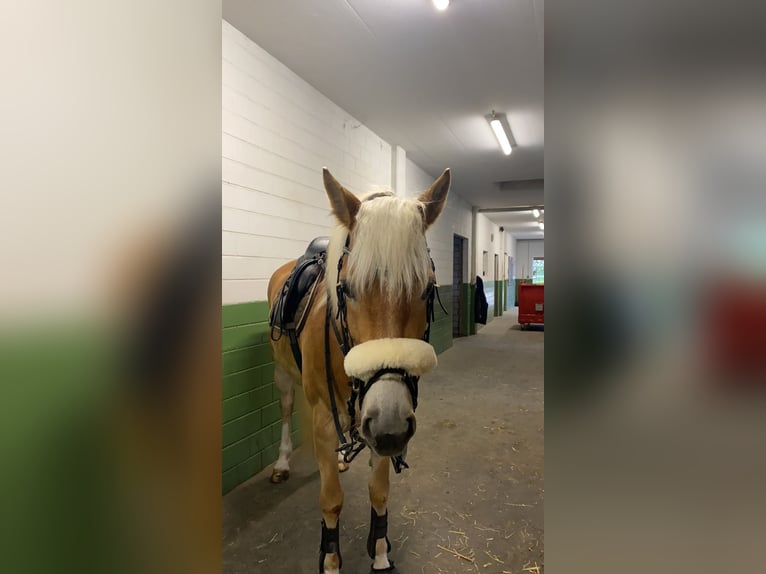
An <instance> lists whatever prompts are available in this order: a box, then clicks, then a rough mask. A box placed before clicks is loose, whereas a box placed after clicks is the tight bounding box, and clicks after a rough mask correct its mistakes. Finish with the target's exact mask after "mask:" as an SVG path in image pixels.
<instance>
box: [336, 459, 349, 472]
mask: <svg viewBox="0 0 766 574" xmlns="http://www.w3.org/2000/svg"><path fill="white" fill-rule="evenodd" d="M348 469H349V465H348V464H347V463H345V462H341V461H338V472H346V471H347V470H348Z"/></svg>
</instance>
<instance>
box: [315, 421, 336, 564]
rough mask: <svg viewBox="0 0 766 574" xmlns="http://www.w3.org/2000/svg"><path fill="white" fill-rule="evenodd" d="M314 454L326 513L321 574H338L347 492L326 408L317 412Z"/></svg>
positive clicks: (323, 521)
mask: <svg viewBox="0 0 766 574" xmlns="http://www.w3.org/2000/svg"><path fill="white" fill-rule="evenodd" d="M313 422H314V452H315V456H316V460H317V465H318V466H319V480H320V484H321V486H320V491H319V507H320V508H321V510H322V540H321V543H320V547H319V551H320V552H319V571H320V572H325V574H338V573H339V572H340V568H341V566H342V564H343V561H342V558H341V552H340V511H341V509H342V508H343V490H342V489H341V486H340V474H339V472H338V457H337V456H336V453H335V449H336V448H337V447H336V445H337V444H338V437H337V435H336V434H335V426H334V424H333V419H332V415H331V414H330V413H329V412H328V411H327V409H325V408H323V407H322V406H316V407H315V408H314V411H313Z"/></svg>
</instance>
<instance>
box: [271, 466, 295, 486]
mask: <svg viewBox="0 0 766 574" xmlns="http://www.w3.org/2000/svg"><path fill="white" fill-rule="evenodd" d="M288 478H290V471H289V470H276V469H274V470H272V471H271V482H272V483H274V484H279V483H281V482H284V481H286V480H287V479H288Z"/></svg>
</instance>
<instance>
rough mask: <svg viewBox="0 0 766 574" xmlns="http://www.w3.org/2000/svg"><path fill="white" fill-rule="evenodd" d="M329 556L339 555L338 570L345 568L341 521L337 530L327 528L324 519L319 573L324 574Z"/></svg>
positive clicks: (320, 544)
mask: <svg viewBox="0 0 766 574" xmlns="http://www.w3.org/2000/svg"><path fill="white" fill-rule="evenodd" d="M328 554H337V555H338V570H340V569H341V568H343V556H341V555H340V519H338V524H337V525H336V526H335V528H327V524H325V521H324V518H323V519H322V541H321V542H320V543H319V573H320V574H324V559H325V557H326V556H327V555H328Z"/></svg>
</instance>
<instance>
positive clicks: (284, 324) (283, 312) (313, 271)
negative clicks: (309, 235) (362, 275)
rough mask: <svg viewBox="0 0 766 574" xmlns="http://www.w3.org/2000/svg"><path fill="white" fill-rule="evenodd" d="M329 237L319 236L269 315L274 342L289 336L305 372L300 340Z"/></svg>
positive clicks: (298, 264)
mask: <svg viewBox="0 0 766 574" xmlns="http://www.w3.org/2000/svg"><path fill="white" fill-rule="evenodd" d="M329 242H330V239H329V237H317V238H316V239H314V240H313V241H311V243H309V246H308V247H307V248H306V252H305V253H304V254H303V255H301V256H300V257H299V258H298V260H297V261H296V262H295V267H293V270H292V271H291V272H290V275H288V277H287V279H285V282H284V283H283V284H282V289H280V291H279V295H278V296H277V298H276V300H275V301H274V304H273V305H272V306H271V312H270V313H269V326H270V327H271V339H272V340H273V341H278V340H279V339H281V338H282V335H284V334H285V333H286V334H287V336H288V337H289V339H290V347H291V348H292V351H293V357H295V362H296V364H297V365H298V370H300V371H302V370H303V363H302V360H301V350H300V347H299V346H298V337H299V336H300V333H301V331H302V330H303V327H304V325H305V323H306V318H307V317H308V310H309V308H310V307H311V303H312V301H313V300H314V297H315V296H316V291H317V286H318V285H319V283H320V282H321V281H320V279H321V278H322V277H323V276H324V269H325V257H326V255H327V246H328V244H329Z"/></svg>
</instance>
